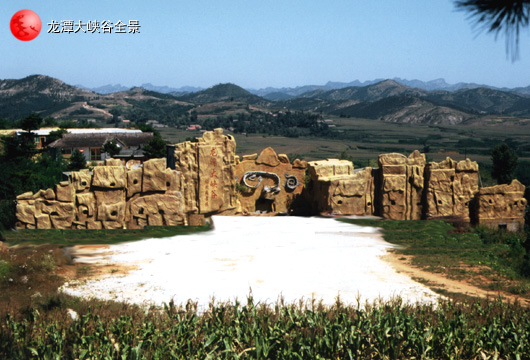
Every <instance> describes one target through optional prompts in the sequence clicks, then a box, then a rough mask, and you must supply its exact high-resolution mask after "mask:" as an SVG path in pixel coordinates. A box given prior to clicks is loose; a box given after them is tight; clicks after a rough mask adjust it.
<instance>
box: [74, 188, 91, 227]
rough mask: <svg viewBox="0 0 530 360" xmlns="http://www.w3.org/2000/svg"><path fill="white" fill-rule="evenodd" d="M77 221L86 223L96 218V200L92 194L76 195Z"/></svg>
mask: <svg viewBox="0 0 530 360" xmlns="http://www.w3.org/2000/svg"><path fill="white" fill-rule="evenodd" d="M76 202H77V219H78V220H82V221H87V220H89V219H90V218H93V217H95V216H96V198H95V196H94V193H86V194H77V195H76Z"/></svg>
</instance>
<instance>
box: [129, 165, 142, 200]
mask: <svg viewBox="0 0 530 360" xmlns="http://www.w3.org/2000/svg"><path fill="white" fill-rule="evenodd" d="M142 179H143V168H141V167H139V168H136V169H133V170H129V171H127V197H128V198H130V197H132V196H133V195H135V194H140V193H141V192H142Z"/></svg>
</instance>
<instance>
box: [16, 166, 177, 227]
mask: <svg viewBox="0 0 530 360" xmlns="http://www.w3.org/2000/svg"><path fill="white" fill-rule="evenodd" d="M129 184H130V186H128V185H129ZM17 219H18V223H17V227H18V228H39V229H50V228H54V229H102V228H104V229H122V228H130V229H133V228H140V227H143V226H145V225H178V224H185V223H186V208H185V207H184V204H183V202H182V196H181V194H180V188H179V183H178V176H177V172H176V171H175V170H170V169H166V167H165V159H153V160H149V161H146V162H145V163H144V164H143V166H141V167H140V166H139V167H136V168H134V169H130V170H129V169H127V168H126V167H125V166H123V165H122V163H121V161H119V160H118V161H116V160H111V161H107V162H106V164H105V166H97V167H95V168H94V170H93V171H92V172H89V171H88V170H82V171H79V172H73V173H72V176H71V181H63V182H61V183H59V184H57V185H56V187H55V189H47V190H40V191H38V192H37V193H36V194H32V193H25V194H22V195H19V196H18V197H17Z"/></svg>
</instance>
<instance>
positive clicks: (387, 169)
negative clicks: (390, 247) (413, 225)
mask: <svg viewBox="0 0 530 360" xmlns="http://www.w3.org/2000/svg"><path fill="white" fill-rule="evenodd" d="M424 169H425V155H423V154H420V152H419V151H418V150H415V151H414V152H413V153H412V154H410V155H409V157H405V156H404V155H401V154H396V153H392V154H384V155H379V177H380V184H381V185H380V187H379V189H380V196H379V199H380V212H381V216H382V217H383V218H384V219H392V220H420V219H421V214H422V209H423V206H422V195H423V187H424V178H423V173H424Z"/></svg>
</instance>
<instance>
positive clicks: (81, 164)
mask: <svg viewBox="0 0 530 360" xmlns="http://www.w3.org/2000/svg"><path fill="white" fill-rule="evenodd" d="M84 168H86V159H85V155H83V153H82V152H81V151H79V149H75V150H74V151H72V156H70V161H69V163H68V170H70V171H79V170H81V169H84Z"/></svg>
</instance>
